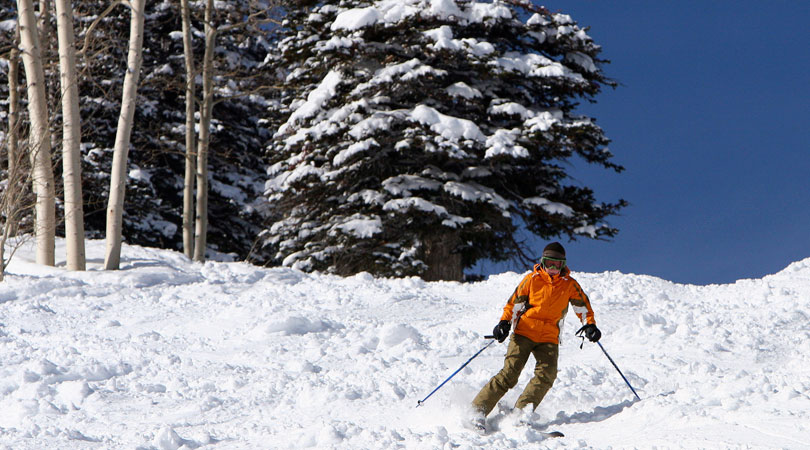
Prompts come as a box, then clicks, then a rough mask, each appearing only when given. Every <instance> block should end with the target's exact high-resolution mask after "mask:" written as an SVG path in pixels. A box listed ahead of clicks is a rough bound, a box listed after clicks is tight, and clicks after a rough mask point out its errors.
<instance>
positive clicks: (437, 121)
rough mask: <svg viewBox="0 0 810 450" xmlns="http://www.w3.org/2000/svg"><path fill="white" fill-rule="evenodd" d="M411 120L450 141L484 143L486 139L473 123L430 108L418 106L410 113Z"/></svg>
mask: <svg viewBox="0 0 810 450" xmlns="http://www.w3.org/2000/svg"><path fill="white" fill-rule="evenodd" d="M411 118H412V119H413V120H415V121H416V122H419V123H421V124H423V125H427V126H429V127H430V129H431V130H433V131H434V132H435V133H437V134H439V135H441V136H442V137H443V138H445V139H447V140H451V141H458V140H461V139H470V140H475V141H484V140H485V139H486V137H485V136H484V133H482V132H481V129H480V128H478V125H476V124H475V123H474V122H472V121H470V120H467V119H461V118H458V117H453V116H448V115H445V114H442V113H440V112H439V111H437V110H435V109H433V108H431V107H430V106H425V105H419V106H417V107H415V108H414V109H413V111H412V112H411Z"/></svg>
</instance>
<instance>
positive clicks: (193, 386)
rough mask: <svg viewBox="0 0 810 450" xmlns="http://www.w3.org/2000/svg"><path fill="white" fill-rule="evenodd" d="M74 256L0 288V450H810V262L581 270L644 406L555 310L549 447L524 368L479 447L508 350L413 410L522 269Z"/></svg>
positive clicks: (475, 338)
mask: <svg viewBox="0 0 810 450" xmlns="http://www.w3.org/2000/svg"><path fill="white" fill-rule="evenodd" d="M87 253H88V258H89V259H88V271H86V272H66V271H64V269H63V268H60V267H57V268H47V267H42V266H38V265H35V264H33V263H32V262H31V261H32V259H33V254H34V253H33V249H31V248H30V246H29V247H24V248H23V249H21V250H20V251H19V252H18V253H17V254H16V255H15V256H14V259H13V260H12V263H11V266H10V267H9V269H8V275H7V278H6V280H5V281H4V282H2V283H0V449H15V450H16V449H42V448H60V449H61V448H71V449H73V448H76V449H102V448H105V449H106V448H130V449H132V448H135V449H160V450H176V449H179V448H183V449H193V448H211V449H220V448H221V449H261V448H295V449H299V448H341V449H343V448H345V449H363V448H372V449H390V448H413V449H433V448H436V449H477V448H499V449H500V448H608V447H612V448H653V447H658V448H798V449H801V448H810V420H808V418H810V370H808V366H809V365H810V327H808V322H809V321H810V305H809V304H810V301H809V300H808V299H810V258H809V259H805V260H803V261H799V262H796V263H793V264H791V265H790V266H788V267H787V268H786V269H784V270H783V271H781V272H780V273H777V274H774V275H770V276H767V277H765V278H763V279H760V280H740V281H738V282H736V283H734V284H729V285H711V286H691V285H680V284H674V283H671V282H668V281H665V280H661V279H658V278H654V277H650V276H643V275H628V274H622V273H618V272H606V273H601V274H589V273H576V272H575V273H574V276H575V278H576V279H577V280H578V281H579V282H580V283H581V284H582V286H583V288H584V289H585V291H586V292H587V293H588V294H589V295H590V297H591V300H592V303H593V307H594V310H595V312H596V320H597V323H598V325H599V327H600V329H601V330H602V331H603V336H604V337H603V339H602V341H601V342H602V343H603V345H604V347H605V349H606V350H607V351H608V352H609V353H610V355H611V356H612V357H613V359H614V360H615V361H616V363H617V364H618V365H619V367H620V368H621V370H622V371H623V372H624V374H625V375H626V376H627V377H628V379H629V381H630V382H631V384H632V385H633V386H634V387H635V389H636V391H637V392H638V393H639V395H640V396H641V398H642V400H641V401H635V398H634V396H633V394H632V393H631V392H630V390H629V389H628V387H627V386H626V385H625V384H624V381H623V380H622V379H621V377H620V376H619V374H618V373H617V372H616V371H615V369H614V368H613V367H612V366H611V365H610V363H609V361H608V360H607V358H605V356H604V355H603V354H602V352H601V351H600V350H599V348H598V346H596V345H593V344H590V343H587V342H586V343H585V345H584V348H583V349H582V350H580V348H579V345H580V340H579V339H578V338H576V337H575V336H573V332H574V331H576V329H577V328H578V326H577V324H576V323H575V322H576V316H575V315H573V314H569V316H568V317H567V319H566V326H565V329H564V330H563V336H564V337H563V339H564V342H563V345H562V347H561V351H560V364H559V374H558V377H557V381H556V383H555V385H554V387H553V388H552V390H551V391H550V392H549V394H548V395H547V397H546V399H545V400H544V402H543V403H542V405H541V406H540V408H539V409H538V410H537V413H536V415H535V416H534V419H535V423H536V424H537V425H539V426H540V427H543V428H548V429H554V430H559V431H562V432H563V433H565V434H566V437H564V438H558V439H554V438H546V437H545V436H543V435H542V434H540V433H539V432H537V431H535V430H534V429H533V428H531V427H525V426H520V425H516V423H517V420H516V415H515V414H513V413H509V412H507V411H508V409H509V407H511V406H512V405H513V404H514V402H515V400H516V399H517V396H518V395H519V393H520V389H521V388H522V386H524V385H525V384H526V382H527V381H528V379H529V378H530V376H531V372H532V371H531V364H533V362H532V361H530V362H529V364H528V365H527V368H526V370H524V373H523V374H522V376H521V379H520V383H519V385H518V388H516V389H513V390H512V391H510V392H509V393H508V394H507V396H506V397H505V398H504V400H503V401H502V403H501V405H500V406H502V407H503V408H504V411H499V410H498V409H496V412H495V413H493V414H492V415H490V417H489V420H488V424H489V426H490V428H492V429H493V431H491V432H490V433H489V434H487V435H485V436H478V435H477V434H475V433H473V432H471V431H470V430H468V429H466V428H465V427H464V426H463V422H464V420H465V417H466V415H467V413H468V410H467V408H468V405H469V402H470V401H471V400H472V398H473V397H474V396H475V394H476V393H477V392H478V389H480V387H481V386H483V384H484V383H485V382H486V381H487V380H488V379H489V378H490V377H491V376H492V375H494V374H495V373H496V372H497V371H498V370H499V369H500V367H501V365H502V362H503V355H504V353H505V350H506V344H496V345H493V346H491V347H490V348H489V349H487V350H486V351H485V352H483V353H482V354H481V355H480V356H479V357H478V358H476V359H475V360H473V361H472V362H471V363H470V364H469V365H468V366H467V367H466V368H465V369H463V370H462V371H460V372H459V373H458V374H457V375H456V376H455V377H454V378H453V379H452V380H451V381H450V382H448V383H447V384H446V385H445V386H444V387H443V388H442V389H441V390H439V391H438V392H436V393H435V394H434V395H433V396H432V397H431V398H430V399H429V400H428V401H427V402H425V404H424V405H423V406H422V407H420V408H415V406H416V404H417V401H418V400H421V399H422V398H424V396H426V395H427V394H428V393H429V392H430V391H431V390H433V389H434V388H435V387H436V386H438V385H439V384H440V383H441V382H442V381H444V380H445V379H446V378H447V377H448V376H450V374H451V373H452V372H453V371H455V370H456V369H457V368H458V367H459V366H461V365H462V364H463V363H464V362H465V361H467V359H468V358H469V357H470V356H472V355H473V354H474V353H475V352H476V351H478V350H479V349H480V348H481V347H483V346H484V345H486V343H487V341H485V340H484V339H483V335H485V334H489V333H490V331H491V329H492V327H493V326H494V325H495V323H497V320H498V319H499V316H500V314H501V308H502V307H503V303H504V302H505V300H506V298H507V297H508V296H509V294H510V293H511V292H512V291H513V289H514V287H515V285H516V284H517V283H518V282H519V280H520V278H521V274H516V273H504V274H500V275H495V276H491V277H490V278H489V279H488V280H487V281H483V282H478V283H470V284H461V283H451V282H438V283H426V282H423V281H421V280H419V279H415V278H409V279H377V278H373V277H372V276H370V275H368V274H359V275H356V276H353V277H348V278H340V277H336V276H327V275H318V274H305V273H301V272H296V271H293V270H290V269H278V268H276V269H263V268H257V267H253V266H249V265H247V264H243V263H217V262H207V263H205V264H199V263H191V262H189V261H187V260H186V259H185V258H184V257H183V256H182V255H180V254H178V253H175V252H169V251H162V250H155V249H148V248H141V247H135V246H125V247H124V252H123V258H122V270H119V271H103V270H101V266H102V261H103V253H104V243H103V241H89V242H88V249H87ZM57 255H64V245H63V242H62V241H59V248H58V249H57ZM572 263H574V265H575V261H572ZM62 266H64V264H63V263H62Z"/></svg>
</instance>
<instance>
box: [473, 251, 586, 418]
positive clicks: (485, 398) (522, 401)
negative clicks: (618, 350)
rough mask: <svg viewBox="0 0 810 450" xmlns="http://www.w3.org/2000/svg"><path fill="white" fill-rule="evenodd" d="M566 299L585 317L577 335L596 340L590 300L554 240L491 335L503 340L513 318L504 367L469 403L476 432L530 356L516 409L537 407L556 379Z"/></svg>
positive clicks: (516, 378)
mask: <svg viewBox="0 0 810 450" xmlns="http://www.w3.org/2000/svg"><path fill="white" fill-rule="evenodd" d="M569 304H570V305H571V306H572V308H573V310H574V312H575V313H576V315H577V317H579V319H580V321H584V322H585V325H584V326H583V327H582V328H580V330H579V331H578V334H579V333H580V332H581V333H582V334H584V336H585V337H586V338H588V340H590V341H591V342H596V341H598V340H599V338H600V337H601V336H602V333H601V332H600V331H599V329H598V328H597V327H596V321H595V320H594V315H593V309H591V303H590V300H588V296H587V295H585V293H584V292H583V291H582V288H581V287H580V286H579V283H577V282H576V280H574V279H573V278H571V276H570V270H569V269H568V267H567V265H566V260H565V249H564V248H563V246H562V245H561V244H560V243H559V242H553V243H551V244H548V245H547V246H546V247H545V248H544V249H543V255H542V258H541V259H540V264H537V265H535V266H534V270H533V271H532V273H530V274H528V275H526V276H525V277H524V278H523V280H522V281H521V282H520V284H519V285H518V287H517V289H515V292H514V293H513V294H512V296H511V297H509V300H508V301H507V303H506V306H505V307H504V308H503V315H502V316H501V320H500V322H498V325H496V326H495V329H494V330H493V335H494V337H495V339H497V340H498V342H503V341H504V340H506V338H507V337H508V336H509V331H510V329H511V328H512V322H514V323H515V332H514V333H513V334H512V338H511V340H510V341H509V347H508V349H507V351H506V357H505V358H504V363H503V369H501V371H500V372H498V374H497V375H495V376H494V377H492V379H490V380H489V382H488V383H487V384H486V385H484V387H483V388H482V389H481V392H479V393H478V395H477V396H476V397H475V399H474V400H473V402H472V406H473V411H474V416H473V418H472V425H473V427H474V428H476V429H477V430H478V431H479V432H485V431H486V416H487V415H488V414H489V413H490V412H491V411H492V409H493V408H495V405H496V404H497V403H498V400H500V399H501V397H503V396H504V394H506V392H507V391H508V390H509V389H511V388H513V387H514V386H515V385H516V384H517V382H518V377H520V372H521V371H522V370H523V366H525V365H526V361H528V359H529V355H534V358H535V360H536V364H535V367H534V377H533V378H532V379H531V381H529V384H528V385H527V386H526V388H525V389H524V390H523V393H522V394H521V395H520V397H519V398H518V400H517V403H516V404H515V408H516V409H524V408H525V407H526V406H528V405H531V406H532V409H531V410H532V411H534V410H535V409H537V405H539V404H540V402H541V401H542V400H543V397H545V395H546V392H548V390H549V389H550V388H551V385H552V384H554V380H555V379H556V378H557V355H558V350H559V343H560V329H562V324H563V319H564V318H565V314H566V313H567V312H568V305H569Z"/></svg>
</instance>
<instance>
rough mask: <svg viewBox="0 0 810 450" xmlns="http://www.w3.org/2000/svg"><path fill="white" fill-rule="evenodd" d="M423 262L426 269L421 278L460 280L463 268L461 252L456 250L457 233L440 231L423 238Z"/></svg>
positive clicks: (427, 279)
mask: <svg viewBox="0 0 810 450" xmlns="http://www.w3.org/2000/svg"><path fill="white" fill-rule="evenodd" d="M424 244H425V258H424V261H425V264H427V266H428V269H427V270H426V271H425V274H424V275H423V276H422V278H423V279H424V280H425V281H461V280H462V278H463V277H464V270H463V268H462V266H461V253H459V252H458V251H457V249H458V244H459V236H458V233H441V234H435V235H433V236H429V237H427V238H425V240H424Z"/></svg>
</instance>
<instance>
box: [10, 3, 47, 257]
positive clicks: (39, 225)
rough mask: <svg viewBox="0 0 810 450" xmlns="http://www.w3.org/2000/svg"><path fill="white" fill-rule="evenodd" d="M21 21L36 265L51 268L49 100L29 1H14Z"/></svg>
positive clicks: (35, 22)
mask: <svg viewBox="0 0 810 450" xmlns="http://www.w3.org/2000/svg"><path fill="white" fill-rule="evenodd" d="M17 11H18V12H19V20H20V44H21V47H22V52H23V54H22V59H23V65H24V66H25V78H26V80H27V84H28V114H29V116H30V122H31V132H30V136H29V147H30V152H31V171H32V175H33V176H32V180H33V186H34V193H35V195H36V199H37V200H36V224H35V226H34V234H35V236H36V242H37V264H44V265H47V266H53V265H54V241H55V232H56V196H55V194H54V179H53V167H52V166H51V133H50V130H49V129H48V99H47V97H46V95H45V74H44V72H43V70H42V57H41V53H40V45H39V32H38V30H37V21H36V17H35V16H34V5H33V3H32V1H31V0H17Z"/></svg>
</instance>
